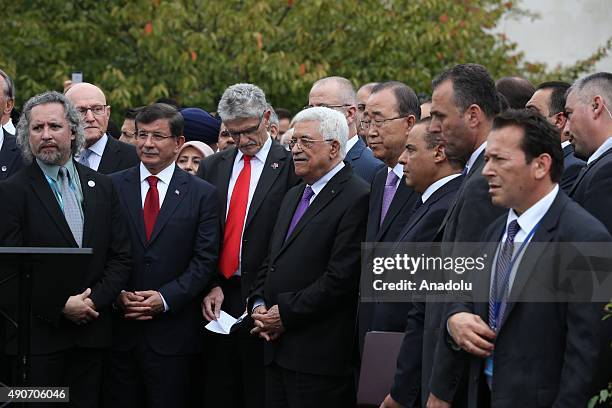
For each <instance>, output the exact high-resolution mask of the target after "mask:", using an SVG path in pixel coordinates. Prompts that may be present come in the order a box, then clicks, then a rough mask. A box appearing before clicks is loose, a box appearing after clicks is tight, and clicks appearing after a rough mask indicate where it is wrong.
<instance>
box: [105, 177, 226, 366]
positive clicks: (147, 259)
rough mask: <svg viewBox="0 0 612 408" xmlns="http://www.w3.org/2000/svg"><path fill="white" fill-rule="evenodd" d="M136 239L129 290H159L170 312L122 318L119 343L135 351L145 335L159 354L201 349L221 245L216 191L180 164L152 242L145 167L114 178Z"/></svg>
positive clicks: (119, 345) (124, 211)
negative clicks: (204, 306) (205, 305)
mask: <svg viewBox="0 0 612 408" xmlns="http://www.w3.org/2000/svg"><path fill="white" fill-rule="evenodd" d="M111 177H112V179H113V182H114V183H115V185H116V187H117V190H118V191H119V196H120V198H121V213H122V214H123V218H124V220H125V222H126V224H127V225H128V229H129V233H130V238H131V240H132V254H133V257H134V271H133V273H132V276H131V277H130V280H129V281H128V284H127V285H126V288H125V289H126V290H129V291H134V290H156V291H158V292H160V293H161V294H162V296H163V297H164V300H165V301H166V303H167V304H168V307H169V310H168V311H167V312H165V313H161V314H159V315H157V316H155V318H154V319H153V320H149V321H128V320H124V319H123V318H118V319H117V320H116V326H115V327H116V331H117V333H116V335H115V336H114V340H115V341H114V342H113V346H114V348H116V349H118V350H130V349H132V348H133V347H135V346H136V344H137V342H138V341H141V339H144V341H146V342H148V344H149V346H150V347H151V348H152V349H153V351H155V352H156V353H158V354H162V355H181V354H192V353H197V352H199V351H200V350H201V347H202V344H201V334H202V330H203V329H202V327H201V323H202V317H201V316H202V312H201V310H200V300H201V298H202V292H203V290H204V288H205V287H207V286H208V284H209V282H210V280H211V279H212V278H213V276H214V274H215V270H216V265H217V255H218V246H219V223H218V219H217V214H218V203H217V199H216V191H215V190H216V189H215V188H214V187H213V186H211V185H210V184H209V183H207V182H205V181H203V180H200V179H199V178H197V177H194V176H192V175H190V174H188V173H185V172H184V171H183V170H181V169H179V168H178V167H176V166H175V168H174V174H173V175H172V179H171V181H170V185H169V186H168V192H167V193H166V197H165V198H164V201H163V203H162V206H161V208H160V212H159V215H158V217H157V221H156V222H155V226H154V228H153V232H152V234H151V239H150V240H149V241H148V242H147V239H146V235H145V229H144V218H143V210H142V197H141V194H140V166H136V167H132V168H130V169H127V170H124V171H122V172H119V173H115V174H113V175H112V176H111Z"/></svg>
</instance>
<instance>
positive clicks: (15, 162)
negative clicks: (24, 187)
mask: <svg viewBox="0 0 612 408" xmlns="http://www.w3.org/2000/svg"><path fill="white" fill-rule="evenodd" d="M3 132H4V142H3V143H2V149H0V180H4V179H7V178H9V177H10V176H12V175H13V174H14V173H17V171H18V170H20V169H21V168H22V167H23V160H22V158H21V151H20V150H19V148H18V147H17V143H16V142H15V136H13V135H11V134H10V133H8V132H7V131H6V130H3Z"/></svg>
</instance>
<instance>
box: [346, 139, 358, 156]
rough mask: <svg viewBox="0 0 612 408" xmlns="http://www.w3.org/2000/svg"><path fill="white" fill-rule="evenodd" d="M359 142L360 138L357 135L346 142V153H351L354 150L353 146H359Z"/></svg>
mask: <svg viewBox="0 0 612 408" xmlns="http://www.w3.org/2000/svg"><path fill="white" fill-rule="evenodd" d="M358 141H359V136H358V135H355V136H353V137H351V138H350V139H349V140H347V141H346V152H347V153H348V152H350V151H351V149H352V148H353V146H355V145H356V144H357V142H358Z"/></svg>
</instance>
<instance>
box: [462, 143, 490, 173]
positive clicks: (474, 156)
mask: <svg viewBox="0 0 612 408" xmlns="http://www.w3.org/2000/svg"><path fill="white" fill-rule="evenodd" d="M486 147H487V141H486V140H485V141H484V142H483V143H482V144H481V145H480V146H478V149H476V150H474V152H473V153H472V155H471V156H470V159H469V160H468V161H467V163H465V174H467V173H469V171H470V169H471V168H472V166H473V165H474V162H475V161H476V159H477V158H478V156H480V153H482V151H483V150H484V149H485V148H486Z"/></svg>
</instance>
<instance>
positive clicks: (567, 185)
mask: <svg viewBox="0 0 612 408" xmlns="http://www.w3.org/2000/svg"><path fill="white" fill-rule="evenodd" d="M584 166H586V163H585V162H584V161H582V160H580V159H579V158H577V157H576V156H575V155H574V146H572V145H569V146H565V147H564V148H563V175H562V176H561V181H560V182H559V187H561V188H562V189H563V191H565V193H567V194H569V192H570V191H571V190H572V187H573V186H574V183H575V182H576V178H577V177H578V173H580V170H581V169H582V168H583V167H584Z"/></svg>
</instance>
